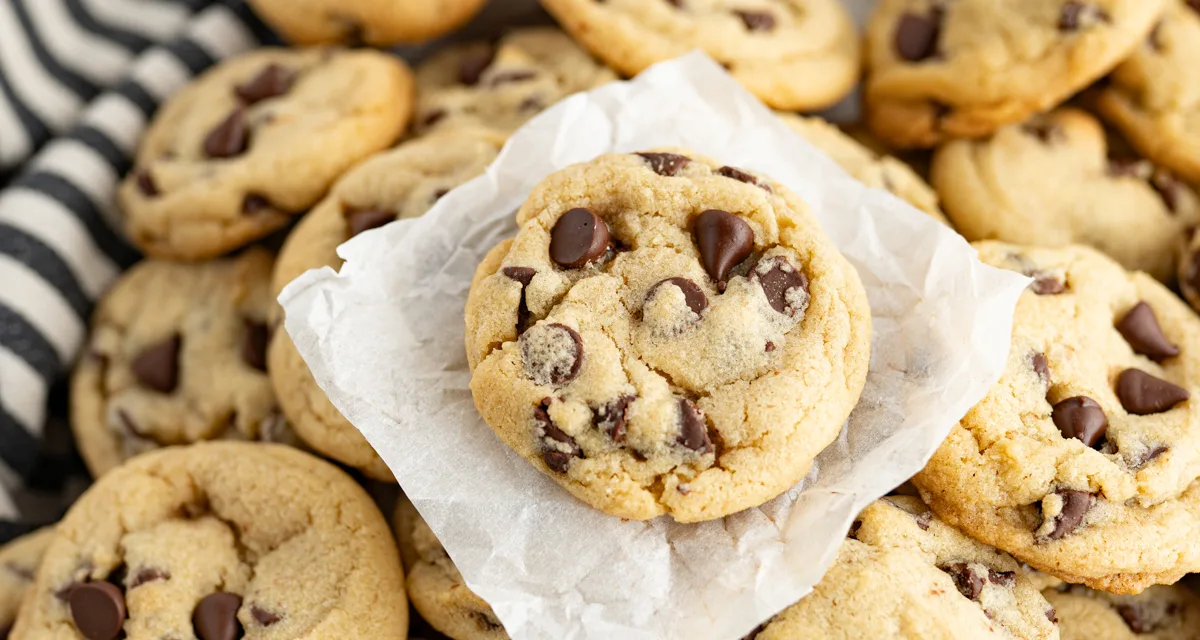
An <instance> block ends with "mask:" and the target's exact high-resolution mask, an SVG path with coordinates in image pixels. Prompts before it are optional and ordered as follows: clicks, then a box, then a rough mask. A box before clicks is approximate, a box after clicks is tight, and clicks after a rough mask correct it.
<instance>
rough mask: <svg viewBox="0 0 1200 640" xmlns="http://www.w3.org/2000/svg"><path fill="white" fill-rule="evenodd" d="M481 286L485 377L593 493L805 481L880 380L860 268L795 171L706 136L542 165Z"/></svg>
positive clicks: (475, 353) (715, 511) (733, 493)
mask: <svg viewBox="0 0 1200 640" xmlns="http://www.w3.org/2000/svg"><path fill="white" fill-rule="evenodd" d="M517 221H518V224H519V225H520V231H519V232H518V234H517V236H516V238H514V239H513V240H511V241H506V242H505V243H503V244H501V245H500V246H498V247H496V248H495V249H493V251H492V252H491V253H490V254H489V255H488V256H487V258H485V260H484V261H483V263H482V264H481V265H480V266H479V268H478V270H477V271H476V275H475V280H474V282H473V284H472V287H471V292H470V296H469V298H468V301H467V311H466V325H467V340H466V342H467V357H468V362H469V364H470V366H471V369H472V379H471V389H472V392H473V394H474V398H475V404H476V407H477V408H478V409H479V411H480V413H481V414H482V416H483V418H484V420H485V421H486V422H487V423H488V424H489V425H490V426H491V427H492V429H494V430H495V431H496V432H497V434H498V435H499V436H500V438H501V440H503V441H504V442H505V443H506V444H507V445H508V446H509V447H511V448H512V449H514V450H515V451H516V452H517V453H519V454H520V455H522V456H523V457H525V458H526V459H527V460H528V461H529V462H530V463H531V464H533V465H534V466H535V467H536V468H537V469H539V470H540V471H542V472H543V473H546V474H548V475H549V476H550V477H551V478H553V479H554V480H555V481H557V482H558V483H559V484H561V485H562V486H563V487H565V488H566V489H567V490H568V491H570V492H571V493H573V494H574V495H575V496H576V497H578V498H580V499H581V500H583V501H584V502H587V503H588V504H591V505H592V506H594V507H596V508H598V509H600V510H602V511H604V512H606V513H609V514H611V515H616V516H620V517H625V518H631V519H648V518H653V517H656V516H659V515H663V514H670V515H671V516H672V517H673V518H675V519H676V520H678V521H681V522H694V521H701V520H711V519H715V518H719V517H722V516H725V515H728V514H730V513H734V512H737V511H740V510H742V509H746V508H750V507H754V506H757V505H760V504H762V503H763V502H766V501H767V500H770V499H771V498H774V497H776V496H778V495H779V494H780V493H782V492H783V491H785V490H787V489H788V488H790V487H791V486H793V485H794V484H795V483H796V482H797V481H799V480H800V479H801V478H802V477H803V476H804V475H805V474H806V473H807V472H808V470H809V468H810V467H811V465H812V460H813V458H814V456H816V455H817V454H818V453H819V452H820V451H821V450H822V449H824V448H825V446H826V445H828V444H829V443H830V442H831V441H832V440H833V439H834V438H835V437H836V436H837V434H838V432H839V430H840V428H841V426H842V424H843V423H844V422H845V420H846V418H847V416H848V415H849V413H850V410H851V409H853V407H854V405H855V404H856V403H857V401H858V397H859V394H860V393H861V391H862V387H863V384H864V382H865V379H866V372H867V361H868V354H869V352H870V338H871V336H870V332H871V329H870V327H871V318H870V310H869V308H868V306H867V300H866V295H865V293H864V291H863V288H862V284H861V283H860V281H859V279H858V275H857V273H856V272H855V271H854V268H853V267H852V266H851V265H850V264H849V263H848V262H847V261H846V260H845V258H843V257H842V255H841V254H840V253H838V251H837V249H836V247H834V246H833V244H832V243H831V242H830V240H829V239H828V238H827V237H826V236H825V234H824V232H823V231H822V230H821V228H820V225H819V224H818V223H817V221H816V219H815V217H814V216H813V215H812V213H811V212H810V211H809V209H808V207H807V205H805V203H804V202H803V201H801V200H800V198H799V197H797V196H796V195H794V194H792V193H791V192H790V191H788V190H787V189H786V188H785V187H784V186H783V185H781V184H779V183H776V182H774V181H772V180H770V179H769V178H766V177H764V176H761V175H758V174H754V173H750V172H748V171H745V170H742V169H738V168H736V167H731V166H725V165H722V164H721V163H719V162H716V161H714V160H711V159H708V158H702V157H699V156H696V155H695V154H692V153H691V152H689V151H687V150H680V149H667V150H654V151H647V152H642V153H635V154H609V155H604V156H601V157H599V158H597V159H595V160H593V161H591V162H586V163H581V164H578V165H574V166H571V167H568V168H566V169H563V170H561V171H558V172H556V173H554V174H551V175H550V176H548V177H547V178H546V179H545V180H543V181H542V182H541V183H540V184H539V185H538V186H537V187H536V188H535V189H534V191H533V193H532V194H530V196H529V198H528V199H527V200H526V202H525V203H524V205H523V206H522V207H521V209H520V210H519V211H518V213H517Z"/></svg>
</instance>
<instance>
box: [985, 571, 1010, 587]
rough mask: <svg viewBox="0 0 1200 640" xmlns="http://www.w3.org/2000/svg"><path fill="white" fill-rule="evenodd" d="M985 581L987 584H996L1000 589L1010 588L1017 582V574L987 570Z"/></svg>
mask: <svg viewBox="0 0 1200 640" xmlns="http://www.w3.org/2000/svg"><path fill="white" fill-rule="evenodd" d="M987 579H988V582H990V583H992V584H998V585H1000V586H1002V587H1011V586H1013V585H1014V584H1016V582H1017V572H1016V571H996V570H995V569H988V575H987Z"/></svg>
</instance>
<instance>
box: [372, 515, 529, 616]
mask: <svg viewBox="0 0 1200 640" xmlns="http://www.w3.org/2000/svg"><path fill="white" fill-rule="evenodd" d="M392 527H393V528H394V529H395V530H396V541H397V542H398V543H399V545H400V557H401V558H402V559H403V560H404V575H405V578H406V580H407V584H406V586H407V589H408V597H409V599H410V600H411V601H412V603H413V607H415V608H416V610H417V611H418V612H419V613H420V614H421V617H422V618H424V620H425V621H426V622H428V623H429V624H430V626H432V627H433V628H434V629H436V630H437V631H438V632H440V633H444V634H446V635H447V636H449V637H450V638H453V640H508V634H507V633H505V631H504V625H502V624H501V623H500V620H499V618H497V617H496V614H495V613H494V612H493V611H492V608H491V607H490V606H488V603H486V602H484V601H483V599H482V598H480V597H479V596H477V595H475V593H474V592H472V591H471V590H470V589H469V588H468V587H467V585H466V583H465V582H463V577H462V574H461V573H459V572H458V568H457V567H455V566H454V561H453V560H451V559H450V556H449V555H447V554H446V550H445V549H444V548H443V547H442V543H441V542H438V539H437V537H436V536H434V535H433V531H432V530H431V529H430V528H429V525H427V524H425V520H424V519H423V518H421V514H419V513H417V509H416V507H413V505H412V503H411V502H409V501H408V499H407V498H405V497H403V496H402V497H401V498H400V500H399V502H397V503H396V511H395V513H394V514H393V516H392Z"/></svg>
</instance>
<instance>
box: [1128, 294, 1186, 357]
mask: <svg viewBox="0 0 1200 640" xmlns="http://www.w3.org/2000/svg"><path fill="white" fill-rule="evenodd" d="M1117 331H1119V332H1120V333H1121V336H1122V337H1123V338H1125V342H1128V343H1129V346H1130V347H1133V351H1134V353H1138V354H1141V355H1143V356H1146V357H1147V358H1150V359H1151V360H1154V361H1159V360H1163V359H1164V358H1170V357H1172V356H1177V355H1179V347H1177V346H1175V345H1173V344H1171V341H1170V340H1167V336H1165V335H1163V332H1162V327H1160V326H1159V324H1158V318H1157V317H1156V316H1155V315H1154V309H1152V308H1151V307H1150V305H1148V304H1146V303H1145V302H1139V303H1137V304H1136V305H1134V306H1133V308H1132V309H1130V310H1129V313H1126V314H1125V317H1124V318H1121V321H1120V322H1118V323H1117Z"/></svg>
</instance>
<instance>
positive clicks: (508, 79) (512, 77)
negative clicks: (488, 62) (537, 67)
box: [488, 69, 537, 87]
mask: <svg viewBox="0 0 1200 640" xmlns="http://www.w3.org/2000/svg"><path fill="white" fill-rule="evenodd" d="M536 77H537V72H536V71H529V70H524V69H517V70H513V71H501V72H499V73H496V74H494V75H492V77H491V78H490V79H489V80H488V85H490V86H493V87H498V86H500V85H504V84H512V83H514V82H525V81H526V80H533V79H534V78H536Z"/></svg>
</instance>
